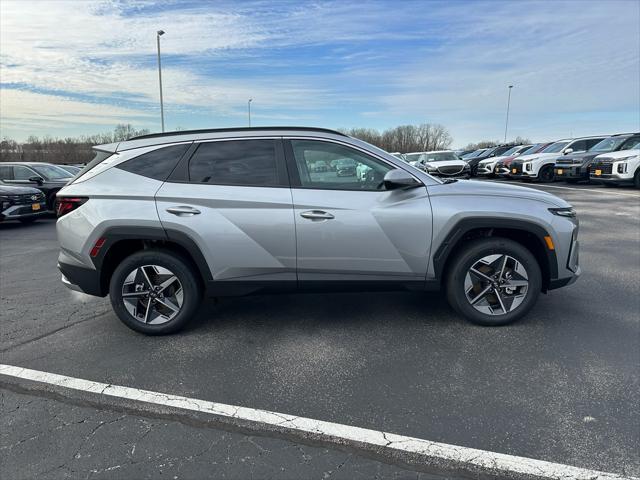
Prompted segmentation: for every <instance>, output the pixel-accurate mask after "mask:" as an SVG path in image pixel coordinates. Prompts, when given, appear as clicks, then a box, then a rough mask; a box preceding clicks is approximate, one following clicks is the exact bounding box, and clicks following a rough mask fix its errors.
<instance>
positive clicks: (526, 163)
mask: <svg viewBox="0 0 640 480" xmlns="http://www.w3.org/2000/svg"><path fill="white" fill-rule="evenodd" d="M609 136H610V135H600V136H598V137H581V138H574V139H565V140H558V141H557V142H554V143H552V144H551V145H549V146H548V147H547V148H545V149H544V150H543V151H542V152H540V153H533V154H531V155H522V156H521V157H519V158H517V159H515V160H514V161H513V162H511V178H519V179H521V180H534V181H539V182H543V183H547V182H553V180H554V179H555V173H554V168H553V167H554V166H555V164H556V159H557V158H558V157H559V156H562V155H567V154H569V153H576V152H586V151H587V150H589V149H590V148H591V147H593V146H594V145H595V144H596V143H599V142H600V141H601V140H604V139H605V138H607V137H609Z"/></svg>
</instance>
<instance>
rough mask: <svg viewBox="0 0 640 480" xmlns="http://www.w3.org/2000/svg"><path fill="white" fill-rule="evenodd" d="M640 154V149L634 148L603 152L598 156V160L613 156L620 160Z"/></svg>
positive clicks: (614, 158) (612, 157)
mask: <svg viewBox="0 0 640 480" xmlns="http://www.w3.org/2000/svg"><path fill="white" fill-rule="evenodd" d="M638 155H640V150H639V149H634V150H618V151H617V152H609V153H601V154H600V155H598V156H597V157H596V159H597V160H603V159H605V158H611V159H613V160H618V159H620V158H627V157H633V156H638Z"/></svg>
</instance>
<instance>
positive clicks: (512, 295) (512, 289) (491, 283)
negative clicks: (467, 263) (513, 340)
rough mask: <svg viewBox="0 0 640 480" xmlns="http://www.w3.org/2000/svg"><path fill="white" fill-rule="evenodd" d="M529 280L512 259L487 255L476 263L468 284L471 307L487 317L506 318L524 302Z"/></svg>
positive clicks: (506, 256) (469, 275) (469, 271)
mask: <svg viewBox="0 0 640 480" xmlns="http://www.w3.org/2000/svg"><path fill="white" fill-rule="evenodd" d="M528 289H529V277H528V275H527V271H526V269H525V268H524V266H523V265H522V264H521V263H520V262H518V261H517V260H516V259H515V258H514V257H512V256H509V255H500V254H495V255H487V256H485V257H482V258H481V259H480V260H477V261H476V262H474V263H473V265H472V266H471V268H470V269H469V270H468V271H467V274H466V276H465V280H464V290H465V294H466V297H467V300H468V301H469V303H470V304H471V305H472V306H473V308H475V309H476V310H478V311H479V312H482V313H484V314H487V315H505V314H507V313H509V312H511V311H513V310H515V309H516V308H518V306H519V305H520V304H521V303H522V302H523V301H524V299H525V297H526V295H527V291H528Z"/></svg>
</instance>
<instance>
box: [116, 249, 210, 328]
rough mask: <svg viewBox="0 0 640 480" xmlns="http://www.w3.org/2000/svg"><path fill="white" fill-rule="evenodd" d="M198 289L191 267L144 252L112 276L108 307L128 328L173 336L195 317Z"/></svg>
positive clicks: (162, 254) (173, 257)
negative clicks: (109, 304) (109, 306)
mask: <svg viewBox="0 0 640 480" xmlns="http://www.w3.org/2000/svg"><path fill="white" fill-rule="evenodd" d="M201 290H202V289H201V288H200V284H199V282H198V278H197V277H196V275H195V273H194V271H193V267H191V265H190V263H189V262H188V261H187V260H185V259H183V258H182V257H181V256H180V255H177V254H175V253H173V252H171V253H169V252H166V251H162V250H143V251H140V252H137V253H134V254H133V255H131V256H129V257H127V258H125V259H124V260H123V261H122V263H120V265H118V266H117V267H116V269H115V271H114V272H113V276H112V277H111V282H110V286H109V295H110V297H111V305H112V307H113V310H114V311H115V313H116V314H117V315H118V317H119V318H120V320H122V322H123V323H124V324H125V325H127V326H128V327H129V328H131V329H133V330H136V331H138V332H141V333H145V334H147V335H163V334H167V333H174V332H177V331H178V330H180V329H181V328H183V327H184V326H185V325H186V324H187V322H188V321H189V320H190V319H191V318H192V317H193V316H194V314H195V313H196V311H197V309H198V307H199V305H200V299H201V296H202V295H201Z"/></svg>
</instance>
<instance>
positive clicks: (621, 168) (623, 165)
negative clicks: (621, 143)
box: [618, 162, 627, 173]
mask: <svg viewBox="0 0 640 480" xmlns="http://www.w3.org/2000/svg"><path fill="white" fill-rule="evenodd" d="M618 173H627V163H626V162H623V163H619V164H618Z"/></svg>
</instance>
